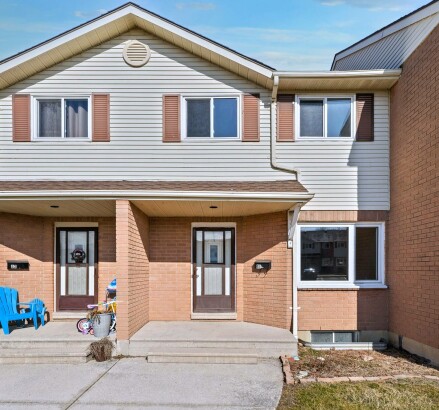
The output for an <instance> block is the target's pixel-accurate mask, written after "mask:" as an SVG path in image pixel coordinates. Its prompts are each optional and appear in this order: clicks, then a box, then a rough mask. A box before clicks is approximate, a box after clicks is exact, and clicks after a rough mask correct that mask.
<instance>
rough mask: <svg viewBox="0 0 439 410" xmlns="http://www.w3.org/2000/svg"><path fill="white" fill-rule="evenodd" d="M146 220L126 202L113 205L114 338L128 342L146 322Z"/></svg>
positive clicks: (147, 223) (147, 262)
mask: <svg viewBox="0 0 439 410" xmlns="http://www.w3.org/2000/svg"><path fill="white" fill-rule="evenodd" d="M148 249H149V220H148V217H147V216H146V215H145V214H144V213H143V212H142V211H141V210H140V209H138V208H137V207H136V206H135V205H133V204H132V203H131V202H129V201H125V200H120V201H116V256H117V299H118V304H117V310H118V321H117V323H118V324H117V335H118V339H121V340H126V339H129V338H130V337H131V336H132V335H133V334H134V333H136V332H137V330H139V329H140V328H141V327H142V326H143V325H145V324H146V323H148V321H149V272H150V266H149V256H148Z"/></svg>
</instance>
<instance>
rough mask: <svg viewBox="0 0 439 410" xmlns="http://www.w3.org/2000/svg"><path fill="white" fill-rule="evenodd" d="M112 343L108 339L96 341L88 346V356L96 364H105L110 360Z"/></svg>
mask: <svg viewBox="0 0 439 410" xmlns="http://www.w3.org/2000/svg"><path fill="white" fill-rule="evenodd" d="M113 348H114V343H113V342H112V341H111V340H110V339H109V338H108V337H104V338H103V339H100V340H97V341H96V342H93V343H91V344H90V354H91V355H92V357H93V358H94V359H95V360H96V361H97V362H105V361H106V360H110V359H111V355H112V353H113Z"/></svg>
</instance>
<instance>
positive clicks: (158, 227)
mask: <svg viewBox="0 0 439 410" xmlns="http://www.w3.org/2000/svg"><path fill="white" fill-rule="evenodd" d="M194 221H196V222H221V221H222V222H235V223H236V234H237V254H236V261H237V266H236V271H237V278H236V285H237V289H236V292H237V301H236V302H237V316H238V320H245V321H248V322H254V323H260V324H266V325H270V326H277V327H282V328H288V329H289V328H290V325H291V323H290V322H291V310H290V309H289V307H290V306H291V280H292V276H291V250H287V248H286V235H287V230H286V226H287V216H286V212H280V213H276V214H268V215H259V216H253V217H245V218H223V219H221V218H151V219H150V238H153V240H151V243H150V271H151V273H150V305H149V306H150V320H190V315H191V280H192V277H191V274H192V272H191V223H192V222H194ZM256 259H270V260H272V263H273V265H272V269H271V270H270V271H269V272H268V274H266V275H263V274H258V273H256V272H254V271H253V264H254V261H255V260H256Z"/></svg>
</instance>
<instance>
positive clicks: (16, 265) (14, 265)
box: [7, 261, 29, 270]
mask: <svg viewBox="0 0 439 410" xmlns="http://www.w3.org/2000/svg"><path fill="white" fill-rule="evenodd" d="M7 264H8V270H29V262H28V261H7Z"/></svg>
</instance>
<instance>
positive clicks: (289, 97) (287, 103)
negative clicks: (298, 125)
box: [277, 94, 295, 142]
mask: <svg viewBox="0 0 439 410" xmlns="http://www.w3.org/2000/svg"><path fill="white" fill-rule="evenodd" d="M294 99H295V96H294V94H283V95H278V97H277V140H278V141H280V142H282V141H294Z"/></svg>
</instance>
